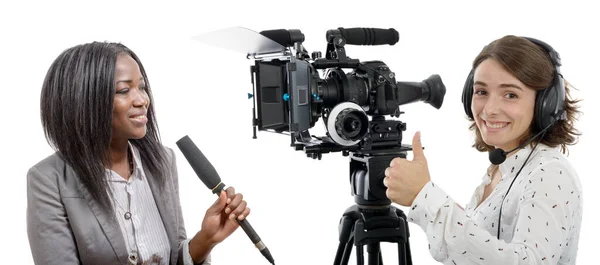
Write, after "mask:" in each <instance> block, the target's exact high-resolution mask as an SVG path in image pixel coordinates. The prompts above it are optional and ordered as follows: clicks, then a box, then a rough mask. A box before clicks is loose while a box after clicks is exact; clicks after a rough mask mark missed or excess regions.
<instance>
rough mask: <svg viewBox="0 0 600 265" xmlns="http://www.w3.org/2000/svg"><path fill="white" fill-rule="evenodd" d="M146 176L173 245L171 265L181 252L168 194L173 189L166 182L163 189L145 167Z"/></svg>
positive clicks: (171, 203) (170, 242)
mask: <svg viewBox="0 0 600 265" xmlns="http://www.w3.org/2000/svg"><path fill="white" fill-rule="evenodd" d="M144 174H145V175H146V179H147V180H148V184H149V186H150V190H151V191H152V196H153V197H154V202H155V203H156V207H157V208H158V212H159V213H160V218H161V219H162V222H163V225H164V226H165V230H166V231H167V237H168V238H169V244H170V245H171V264H173V263H174V262H176V260H174V257H177V252H178V251H179V243H178V242H177V231H175V230H174V229H175V228H176V227H177V226H176V225H175V222H176V220H177V219H176V218H175V215H174V212H173V207H174V206H173V202H172V201H171V195H170V194H168V193H169V191H170V190H172V187H170V186H169V183H170V182H169V181H166V182H165V186H164V187H162V191H161V187H160V186H159V185H160V184H159V183H158V182H157V181H156V179H155V178H154V177H153V176H152V173H150V170H148V168H147V167H145V166H144Z"/></svg>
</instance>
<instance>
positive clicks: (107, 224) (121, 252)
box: [73, 172, 128, 264]
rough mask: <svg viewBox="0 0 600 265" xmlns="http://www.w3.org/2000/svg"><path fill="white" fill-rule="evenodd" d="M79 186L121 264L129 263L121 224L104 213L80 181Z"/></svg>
mask: <svg viewBox="0 0 600 265" xmlns="http://www.w3.org/2000/svg"><path fill="white" fill-rule="evenodd" d="M73 173H74V172H73ZM78 186H79V190H80V191H81V193H82V194H83V196H84V197H85V200H86V201H87V202H88V205H89V207H90V209H91V210H92V212H93V213H94V215H95V216H96V220H98V224H100V226H101V227H102V231H103V232H104V234H105V235H106V238H107V239H108V242H109V243H110V245H111V247H112V249H113V251H114V252H115V255H116V256H117V258H118V259H119V262H120V263H121V264H125V263H127V257H128V253H127V246H126V245H125V239H124V238H123V234H122V233H121V229H120V228H119V223H118V222H117V220H116V218H115V217H114V216H109V215H108V214H106V213H105V212H104V211H102V209H100V206H99V205H98V204H97V203H96V201H95V200H94V199H93V198H92V195H91V194H90V193H89V191H88V190H87V189H86V188H85V187H84V186H83V184H82V183H81V182H79V181H78Z"/></svg>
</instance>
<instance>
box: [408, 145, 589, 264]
mask: <svg viewBox="0 0 600 265" xmlns="http://www.w3.org/2000/svg"><path fill="white" fill-rule="evenodd" d="M531 150H532V149H531V147H529V146H527V147H526V148H523V149H521V150H519V151H518V152H517V153H515V154H514V155H512V156H510V157H508V158H507V159H506V161H504V162H503V163H502V164H500V165H499V170H500V173H501V175H502V176H501V179H500V181H499V182H498V184H497V185H496V187H495V189H494V190H493V191H492V192H491V194H490V195H489V196H488V197H487V198H486V199H485V201H483V202H482V203H481V204H479V202H480V201H481V198H482V196H483V190H484V187H485V186H486V185H487V184H488V183H490V181H491V178H490V175H488V174H487V173H486V174H485V175H484V177H483V182H482V183H481V184H480V185H479V186H478V187H477V189H476V190H475V192H474V194H473V196H472V197H471V200H470V202H469V203H468V204H467V205H466V207H465V210H463V209H461V208H460V207H459V206H457V204H456V203H455V202H454V200H453V199H452V198H451V197H450V196H448V195H447V194H446V193H445V192H444V191H443V190H442V189H441V188H440V187H439V186H438V185H436V184H435V183H433V182H431V181H430V182H429V183H427V184H426V185H425V186H424V187H423V189H422V190H421V192H419V194H418V195H417V197H416V198H415V200H414V202H413V204H412V205H411V207H410V209H409V213H408V215H407V219H408V221H409V222H413V223H415V224H417V225H419V226H420V227H421V228H422V229H423V231H425V233H426V234H427V239H428V242H429V252H430V254H431V255H432V257H433V258H434V259H435V260H437V261H439V262H442V263H444V264H452V265H455V264H456V265H464V264H488V265H493V264H503V265H504V264H576V258H577V248H578V242H579V234H580V227H581V218H582V205H583V203H582V199H583V198H582V188H581V183H580V181H579V177H578V175H577V173H576V171H575V170H574V169H573V167H572V166H571V164H570V163H569V162H568V161H567V160H566V158H565V157H564V156H563V154H562V153H561V152H560V149H559V147H557V148H551V147H548V146H546V145H544V144H541V143H540V144H538V146H537V147H536V148H535V150H534V152H533V153H532V154H531V157H530V158H529V159H528V160H527V164H526V165H525V167H523V169H522V171H521V172H520V173H519V175H518V176H517V179H516V180H515V181H514V183H513V185H512V187H511V188H510V192H509V193H508V195H506V198H504V197H505V194H506V192H507V190H508V188H509V186H510V185H511V182H512V180H513V179H514V178H515V175H516V174H517V172H518V171H519V169H520V168H521V166H522V165H523V163H524V162H525V160H526V158H527V156H529V154H530V152H531ZM502 201H504V204H503V205H502V217H501V222H500V239H497V234H498V218H499V215H500V206H501V204H502ZM478 205H479V206H478Z"/></svg>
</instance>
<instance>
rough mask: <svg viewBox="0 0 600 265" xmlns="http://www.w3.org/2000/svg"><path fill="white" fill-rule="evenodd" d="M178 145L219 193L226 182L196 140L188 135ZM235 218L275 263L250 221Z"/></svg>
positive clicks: (195, 169) (265, 254) (202, 176)
mask: <svg viewBox="0 0 600 265" xmlns="http://www.w3.org/2000/svg"><path fill="white" fill-rule="evenodd" d="M177 146H178V147H179V149H180V150H181V153H183V156H185V159H186V160H187V161H188V162H189V163H190V166H192V168H193V169H194V172H196V175H198V177H199V178H200V180H202V182H203V183H204V185H206V187H208V188H209V189H211V190H212V192H213V193H214V194H217V195H219V194H220V193H221V191H222V190H223V189H224V188H225V184H224V183H223V182H221V177H219V174H217V171H216V170H215V168H214V167H213V165H212V164H211V163H210V161H208V159H206V157H205V156H204V154H202V152H201V151H200V149H198V147H197V146H196V145H195V144H194V142H192V139H190V137H189V136H187V135H186V136H184V137H183V138H181V139H180V140H179V141H177ZM235 220H236V221H237V222H238V223H239V224H240V226H241V227H242V229H243V230H244V232H246V235H248V237H250V240H252V243H254V245H255V246H256V248H258V250H260V253H262V255H263V256H264V257H265V258H267V260H269V262H271V264H275V261H274V260H273V257H272V256H271V252H269V249H268V248H267V246H266V245H265V244H264V243H263V242H262V240H261V239H260V237H259V236H258V234H257V233H256V231H254V228H252V226H251V225H250V223H248V221H247V219H244V220H242V221H240V220H238V219H237V217H236V219H235Z"/></svg>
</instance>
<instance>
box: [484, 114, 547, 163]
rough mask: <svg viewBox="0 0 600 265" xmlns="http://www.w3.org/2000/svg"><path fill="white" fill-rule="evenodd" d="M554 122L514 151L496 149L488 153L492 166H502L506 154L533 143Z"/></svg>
mask: <svg viewBox="0 0 600 265" xmlns="http://www.w3.org/2000/svg"><path fill="white" fill-rule="evenodd" d="M556 121H557V120H554V121H553V122H551V123H550V124H549V125H548V126H546V128H544V129H543V130H541V131H540V132H539V133H537V134H536V135H534V136H533V137H530V138H529V139H528V140H527V141H525V142H524V143H522V144H521V145H519V146H517V147H515V148H514V149H512V150H510V151H508V152H506V151H504V150H502V149H501V148H496V149H494V150H492V151H490V153H489V159H490V162H492V164H494V165H500V164H502V162H504V160H506V155H507V154H510V153H511V152H512V151H515V150H517V149H521V148H523V147H525V146H526V145H528V144H529V143H531V141H533V139H535V138H537V137H538V136H539V135H540V134H542V133H545V132H546V130H548V128H550V126H552V125H553V124H554V123H555V122H556Z"/></svg>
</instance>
